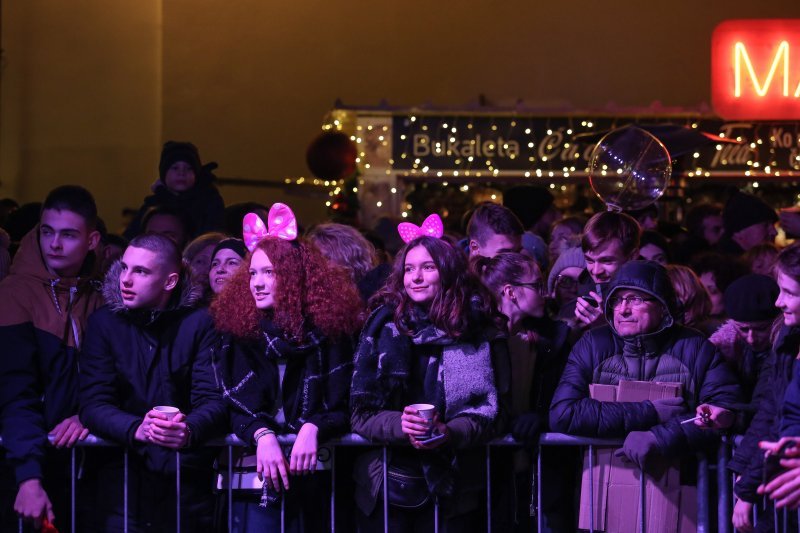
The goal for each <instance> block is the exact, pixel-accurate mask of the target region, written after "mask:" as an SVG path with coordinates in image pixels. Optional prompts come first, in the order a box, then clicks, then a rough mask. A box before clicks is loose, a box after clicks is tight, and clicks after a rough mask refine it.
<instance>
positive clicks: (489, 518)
mask: <svg viewBox="0 0 800 533" xmlns="http://www.w3.org/2000/svg"><path fill="white" fill-rule="evenodd" d="M436 506H437V514H438V506H439V500H438V499H437V500H436ZM436 522H437V524H436V525H437V526H438V525H439V524H438V522H439V521H438V520H437V521H436ZM491 530H492V449H491V447H490V446H489V445H488V444H487V445H486V531H491Z"/></svg>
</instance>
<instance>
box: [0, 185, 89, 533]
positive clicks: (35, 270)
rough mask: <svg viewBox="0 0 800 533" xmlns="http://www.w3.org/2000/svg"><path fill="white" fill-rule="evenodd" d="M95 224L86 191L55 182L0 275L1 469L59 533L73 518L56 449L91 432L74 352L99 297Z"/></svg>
mask: <svg viewBox="0 0 800 533" xmlns="http://www.w3.org/2000/svg"><path fill="white" fill-rule="evenodd" d="M96 224H97V207H96V205H95V202H94V199H93V198H92V195H91V194H90V193H89V191H87V190H86V189H84V188H82V187H78V186H74V185H65V186H63V187H58V188H57V189H54V190H53V191H51V192H50V194H48V196H47V198H46V199H45V201H44V204H43V206H42V211H41V215H40V219H39V224H38V225H37V226H36V227H35V228H34V229H33V230H32V231H31V232H29V233H28V234H27V235H26V236H25V237H24V238H23V239H22V242H21V244H20V248H19V251H18V252H17V254H16V256H15V258H14V262H13V264H12V266H11V274H10V275H9V276H8V277H7V278H5V279H4V280H3V282H2V283H0V302H2V305H0V346H2V350H3V352H2V356H0V410H1V411H0V429H1V431H2V436H3V447H4V448H5V453H6V460H7V463H8V466H9V467H10V469H11V471H12V472H11V473H10V474H9V473H8V472H4V474H9V477H13V481H8V482H7V483H15V484H16V487H17V492H16V498H15V502H14V509H15V510H16V512H17V514H18V515H19V516H21V517H22V518H24V519H26V520H28V521H33V522H34V527H37V528H38V527H40V526H41V523H42V521H43V519H45V518H47V519H48V520H50V521H53V520H54V519H55V518H58V525H59V527H60V528H61V530H62V531H64V530H65V527H66V525H67V524H69V523H70V520H69V515H68V513H69V493H68V492H67V487H69V480H68V476H69V455H68V453H66V452H64V451H63V450H59V449H61V448H65V447H71V446H72V445H74V444H75V443H76V442H77V441H78V440H80V439H84V438H86V435H87V433H88V432H87V430H86V429H85V428H84V426H83V425H82V424H81V421H80V420H79V418H78V415H77V413H78V366H77V350H78V349H79V348H80V345H81V341H82V340H83V331H84V328H85V324H86V322H87V319H88V317H89V314H91V313H92V312H93V311H94V310H95V309H96V308H97V307H99V306H100V305H101V304H102V298H101V296H100V293H99V291H98V287H99V283H97V280H96V278H95V276H94V272H96V268H97V267H99V264H98V263H99V261H96V258H95V253H94V250H95V249H96V248H97V245H98V243H99V241H100V234H99V232H98V231H97V230H96ZM48 434H49V435H50V436H51V437H52V438H53V445H54V447H55V449H54V448H51V447H49V446H48V442H47V438H48ZM4 503H5V502H4ZM5 507H7V506H6V505H4V508H5ZM4 511H5V509H4ZM4 525H7V524H4Z"/></svg>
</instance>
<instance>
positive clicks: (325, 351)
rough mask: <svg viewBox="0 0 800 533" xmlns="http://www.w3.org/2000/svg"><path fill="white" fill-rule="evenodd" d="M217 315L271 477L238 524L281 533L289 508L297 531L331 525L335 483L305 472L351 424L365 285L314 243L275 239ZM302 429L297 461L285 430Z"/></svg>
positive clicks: (235, 416) (244, 419)
mask: <svg viewBox="0 0 800 533" xmlns="http://www.w3.org/2000/svg"><path fill="white" fill-rule="evenodd" d="M334 287H335V289H336V290H331V289H332V288H334ZM211 314H212V317H213V318H214V322H215V325H216V327H217V329H218V330H219V331H220V332H221V333H222V336H221V340H220V344H219V349H218V350H217V352H216V353H217V357H216V359H215V362H214V364H215V372H216V375H217V379H218V382H219V383H220V384H221V387H222V389H223V395H224V397H225V400H226V401H227V402H228V404H229V407H230V414H231V422H232V425H233V431H234V433H236V435H237V436H238V437H239V438H240V439H242V440H244V441H245V442H247V443H248V444H249V445H250V446H253V447H255V449H256V455H255V458H254V462H255V466H256V470H257V472H258V473H259V474H260V476H261V477H263V480H264V487H263V490H262V491H261V494H260V495H259V494H255V495H250V496H249V497H239V498H237V500H236V501H234V516H235V520H234V530H235V531H273V530H277V528H279V527H280V523H281V505H283V506H284V507H285V519H286V526H287V531H322V530H324V529H326V528H327V529H329V526H328V525H326V524H325V520H326V517H327V516H329V514H328V513H324V512H321V510H322V509H323V508H324V507H325V505H327V498H326V497H325V492H326V488H325V487H324V485H325V484H324V483H323V482H322V481H320V480H319V478H318V476H316V475H315V476H310V477H301V475H303V474H308V473H313V472H314V471H315V469H316V462H317V449H318V445H319V443H321V442H324V441H325V440H328V439H330V438H332V437H336V436H339V435H342V434H344V433H346V432H347V431H348V429H349V426H348V419H349V410H348V405H347V401H348V395H349V389H350V378H351V376H352V356H353V348H354V344H355V343H354V335H355V334H356V333H357V331H358V328H359V326H360V319H361V318H362V316H363V313H362V309H361V299H360V297H359V294H358V291H357V289H356V287H355V285H354V284H353V282H352V280H351V279H350V278H349V277H348V276H347V274H346V273H345V272H344V271H343V270H341V269H337V268H334V267H331V266H329V263H328V262H327V261H326V260H325V259H324V258H323V257H322V255H321V254H320V253H319V251H317V249H316V248H315V247H314V246H312V245H310V244H308V243H307V242H305V241H303V240H296V241H289V240H283V239H281V238H276V237H266V238H264V239H263V240H261V241H260V242H258V244H257V245H256V247H255V248H254V249H253V251H252V252H251V253H250V254H248V255H247V256H246V258H245V260H244V264H243V265H242V267H240V268H239V270H238V271H237V272H236V273H235V274H234V275H233V277H232V278H231V280H230V281H229V282H228V283H227V284H226V285H225V287H224V288H223V290H222V292H221V293H220V294H219V295H218V297H217V299H216V300H215V301H214V302H213V303H212V305H211ZM292 433H293V434H296V435H297V437H296V440H295V442H294V445H293V446H292V447H291V454H290V456H289V460H288V461H287V459H286V458H285V456H284V453H283V450H282V449H281V446H280V445H279V444H278V440H277V434H292ZM252 463H253V458H252V457H251V458H250V463H249V464H250V465H252ZM244 464H245V465H247V464H248V463H247V458H246V459H245V462H244ZM282 497H283V498H285V501H284V502H283V503H281V502H280V499H281V498H282Z"/></svg>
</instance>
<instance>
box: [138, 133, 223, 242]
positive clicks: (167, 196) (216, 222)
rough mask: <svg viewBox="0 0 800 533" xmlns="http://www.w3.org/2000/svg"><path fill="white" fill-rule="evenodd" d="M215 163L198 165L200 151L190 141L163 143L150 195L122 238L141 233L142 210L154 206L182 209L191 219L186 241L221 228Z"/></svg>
mask: <svg viewBox="0 0 800 533" xmlns="http://www.w3.org/2000/svg"><path fill="white" fill-rule="evenodd" d="M216 166H217V165H216V163H209V164H207V165H201V163H200V153H199V152H198V150H197V147H196V146H195V145H194V144H192V143H189V142H177V141H167V142H166V143H164V148H163V149H162V150H161V157H160V159H159V162H158V180H157V181H156V182H155V184H154V185H153V186H152V189H153V194H151V195H150V196H148V197H146V198H145V199H144V203H143V205H142V206H141V207H140V208H139V211H138V212H137V214H136V216H135V217H134V219H133V221H132V222H131V223H130V225H129V226H128V228H127V229H126V230H125V233H124V237H125V238H126V239H129V240H130V239H133V238H134V237H136V236H137V235H139V234H140V233H142V231H143V228H144V224H143V223H142V220H143V218H144V216H145V213H147V211H148V210H149V209H150V208H152V207H156V206H159V207H161V206H164V207H168V208H170V209H176V210H179V211H182V212H184V213H186V214H187V215H188V216H189V217H190V218H191V222H192V226H193V233H192V235H188V236H187V240H190V239H192V238H194V237H196V236H197V235H201V234H203V233H208V232H211V231H219V230H221V229H222V228H223V226H224V221H225V217H224V211H225V203H224V202H223V200H222V196H221V195H220V194H219V191H218V190H217V188H216V187H215V186H214V184H213V180H214V175H213V174H212V173H211V171H212V170H213V169H214V168H216Z"/></svg>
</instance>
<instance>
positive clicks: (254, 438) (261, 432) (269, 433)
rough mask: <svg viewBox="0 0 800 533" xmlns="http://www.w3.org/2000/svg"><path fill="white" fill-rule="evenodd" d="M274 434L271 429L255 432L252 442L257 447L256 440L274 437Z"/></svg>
mask: <svg viewBox="0 0 800 533" xmlns="http://www.w3.org/2000/svg"><path fill="white" fill-rule="evenodd" d="M274 434H275V432H274V431H272V430H271V429H261V430H259V431H257V432H256V434H255V435H253V441H254V442H255V443H256V445H258V440H259V439H260V438H261V437H263V436H265V435H274Z"/></svg>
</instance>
